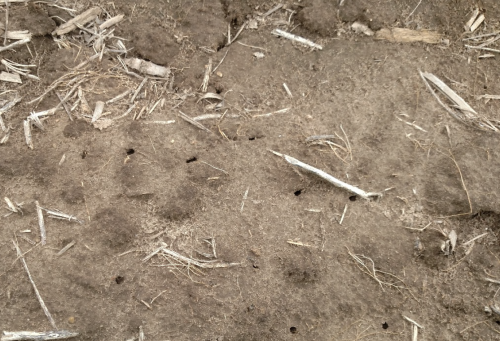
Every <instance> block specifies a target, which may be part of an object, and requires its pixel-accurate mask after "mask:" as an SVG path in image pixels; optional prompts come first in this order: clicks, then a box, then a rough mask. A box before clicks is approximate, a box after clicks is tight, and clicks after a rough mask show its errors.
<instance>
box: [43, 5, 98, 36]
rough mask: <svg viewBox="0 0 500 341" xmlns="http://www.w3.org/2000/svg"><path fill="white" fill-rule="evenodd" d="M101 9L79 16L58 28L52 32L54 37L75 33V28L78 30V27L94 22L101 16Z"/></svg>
mask: <svg viewBox="0 0 500 341" xmlns="http://www.w3.org/2000/svg"><path fill="white" fill-rule="evenodd" d="M101 11H102V10H101V8H100V7H93V8H90V9H88V10H86V11H85V12H83V13H81V14H79V15H77V16H76V17H74V18H73V19H71V20H68V21H67V22H65V23H64V24H62V25H61V26H59V27H58V28H56V29H55V30H54V32H52V35H63V34H66V33H69V32H71V31H73V30H74V29H75V28H77V25H82V26H83V25H85V24H86V23H89V22H91V21H92V20H94V19H95V18H96V17H97V16H98V15H99V14H101Z"/></svg>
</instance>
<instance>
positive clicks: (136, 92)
mask: <svg viewBox="0 0 500 341" xmlns="http://www.w3.org/2000/svg"><path fill="white" fill-rule="evenodd" d="M147 81H148V77H144V79H143V80H142V82H141V84H139V86H138V87H137V89H136V90H135V92H134V94H133V95H132V98H131V99H130V103H131V104H132V103H134V101H135V98H136V97H137V95H138V94H139V92H140V91H141V89H142V87H143V86H144V84H146V82H147Z"/></svg>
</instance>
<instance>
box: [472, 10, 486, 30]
mask: <svg viewBox="0 0 500 341" xmlns="http://www.w3.org/2000/svg"><path fill="white" fill-rule="evenodd" d="M483 21H484V14H481V15H480V16H479V17H478V18H477V19H476V21H474V24H472V26H471V27H470V31H471V32H474V31H475V30H476V29H477V28H478V27H479V25H481V24H482V23H483Z"/></svg>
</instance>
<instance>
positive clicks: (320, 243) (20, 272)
mask: <svg viewBox="0 0 500 341" xmlns="http://www.w3.org/2000/svg"><path fill="white" fill-rule="evenodd" d="M496 2H497V0H482V1H479V0H478V1H475V0H437V1H428V0H423V1H421V3H420V5H419V6H418V7H417V8H416V10H415V11H414V12H413V13H412V15H411V16H409V15H410V13H411V12H412V11H413V9H414V8H415V7H416V6H417V4H418V3H419V1H417V0H401V1H397V2H396V1H391V0H377V1H372V0H345V1H344V3H343V5H342V6H340V7H339V6H338V4H337V1H334V0H311V1H298V2H294V1H285V2H284V4H285V7H283V8H281V9H280V10H278V11H276V12H274V13H272V14H271V15H269V16H268V17H267V18H266V19H265V20H261V21H257V27H254V28H253V29H245V30H243V31H242V33H241V34H240V35H239V37H238V38H237V39H236V42H234V43H232V44H231V45H230V46H229V47H227V46H225V45H226V42H227V31H228V24H229V25H230V27H231V33H232V36H233V37H234V35H235V34H236V32H237V30H238V29H239V28H240V27H241V25H242V24H243V23H245V21H247V20H252V19H253V18H257V17H259V13H260V14H262V13H265V12H266V11H268V10H269V9H271V8H273V7H274V5H275V3H271V2H269V1H264V0H244V1H243V0H242V1H230V0H221V1H215V0H213V1H199V0H170V1H169V0H162V1H158V0H142V1H124V0H115V1H114V2H109V1H101V0H99V1H94V2H93V3H89V2H86V1H82V2H60V3H59V4H61V5H66V6H67V7H70V8H73V9H75V10H76V13H80V12H83V11H84V10H87V9H88V8H90V7H92V6H102V8H103V9H105V10H106V12H107V14H104V13H105V12H103V14H102V15H101V19H105V18H106V15H108V14H109V15H111V16H114V15H118V14H124V15H125V19H124V20H123V21H122V22H121V23H119V24H118V25H117V27H116V30H115V32H114V34H115V36H119V37H121V38H123V42H124V43H125V46H126V47H127V48H129V49H132V50H131V51H130V52H129V53H128V56H129V57H138V58H143V59H146V60H149V61H151V62H153V63H156V64H159V65H162V66H167V67H170V68H171V70H172V74H173V78H171V79H170V80H169V81H163V80H150V81H148V82H147V83H146V85H145V86H144V88H143V90H141V91H140V93H139V96H138V97H137V99H136V103H137V105H136V107H135V108H134V110H133V111H132V112H131V113H130V114H129V115H128V116H126V117H124V118H122V119H119V120H116V121H115V123H114V124H113V125H112V126H110V127H108V128H106V129H103V130H102V131H101V130H98V129H95V128H94V127H93V126H92V125H91V124H90V121H89V119H88V118H86V117H85V116H83V115H84V114H85V112H84V109H82V106H78V105H77V106H76V107H75V110H74V112H73V116H74V120H73V121H70V120H69V118H68V115H67V114H66V112H65V111H64V110H59V111H57V113H56V114H55V115H53V116H51V117H49V118H48V119H46V120H45V121H44V123H43V124H44V126H45V130H44V131H41V130H39V129H38V128H33V133H32V134H33V144H34V148H33V150H31V149H29V148H28V147H27V145H26V143H25V140H24V134H23V120H24V119H26V117H27V115H28V114H29V113H30V112H32V111H41V110H46V109H50V108H53V107H54V106H55V105H57V103H59V101H58V99H57V97H56V95H55V94H54V92H50V93H49V94H48V95H47V96H46V97H45V98H44V99H43V100H42V101H41V102H40V103H38V104H36V103H35V104H28V102H29V101H30V100H32V99H34V98H36V97H37V96H39V95H41V94H42V93H44V92H45V91H46V90H47V89H48V87H49V86H50V84H51V83H52V82H53V81H54V80H56V79H58V78H59V77H61V76H63V75H65V74H67V73H69V72H72V68H73V67H75V66H76V65H78V64H80V63H81V62H83V61H85V60H87V58H89V57H90V56H92V55H94V53H95V52H94V50H93V49H92V47H90V46H86V45H85V44H84V41H83V38H82V36H83V31H80V30H76V31H74V32H72V33H69V34H67V36H68V37H67V39H68V41H70V42H71V43H72V44H69V45H68V46H66V47H65V46H60V47H59V46H58V45H57V44H56V42H55V41H54V39H53V37H52V35H51V32H52V31H53V30H54V29H55V28H56V27H57V25H59V24H60V23H61V20H68V19H70V18H71V17H70V15H69V14H68V12H67V11H65V10H63V9H59V8H57V7H52V6H48V5H47V4H43V3H40V4H35V3H32V4H29V5H25V4H12V5H11V6H10V10H9V12H10V13H9V28H11V29H13V30H16V29H19V30H21V29H28V30H30V31H31V32H32V33H33V34H34V37H33V39H32V41H31V42H30V43H29V44H28V45H27V46H28V47H29V50H28V49H27V48H26V46H22V47H19V48H17V49H16V51H8V52H3V53H2V58H6V59H10V60H12V61H14V62H17V63H22V64H34V65H36V71H34V73H36V74H37V75H38V76H39V77H40V79H41V81H39V82H38V81H36V80H30V79H26V78H24V83H23V84H22V85H19V84H10V83H2V84H0V87H1V90H2V91H1V92H2V97H0V99H1V100H2V103H5V102H6V101H7V100H8V98H10V97H9V96H11V95H12V94H13V92H7V93H5V91H8V90H15V91H18V93H19V95H20V96H22V101H21V102H20V103H19V104H17V105H16V106H15V107H14V108H13V109H11V110H9V111H7V112H6V113H4V114H3V115H2V117H3V120H4V122H5V123H6V124H7V125H10V126H11V127H12V130H11V133H10V138H9V140H8V141H7V143H5V144H3V145H1V146H0V195H1V197H2V198H3V197H8V198H10V199H11V200H12V201H14V202H18V203H20V202H24V205H23V214H22V215H21V214H11V215H9V216H6V217H4V215H6V214H7V213H9V211H8V210H7V209H6V207H7V206H6V205H4V203H3V202H2V215H1V218H0V254H1V255H2V262H0V330H2V331H16V330H31V331H47V330H51V329H52V327H51V325H50V324H49V322H48V321H47V318H46V316H45V315H44V312H43V311H42V309H41V307H40V304H39V302H38V301H37V298H36V296H35V293H34V290H33V288H32V286H31V284H30V282H29V280H28V277H27V275H26V272H25V270H24V268H23V266H22V264H21V262H20V261H19V260H18V258H17V256H16V251H15V248H14V246H13V243H12V240H13V239H14V238H17V240H18V243H19V246H20V247H21V249H22V250H23V252H27V253H26V255H25V259H26V262H27V264H28V267H29V269H30V271H31V274H32V277H33V280H34V282H35V283H36V285H37V287H38V290H39V292H40V294H41V296H42V297H43V299H44V301H45V303H46V305H47V308H48V310H49V311H50V312H51V314H52V316H53V318H54V320H55V322H56V324H57V326H58V328H60V329H65V330H71V331H76V332H78V333H79V336H77V337H75V338H74V340H129V339H132V338H135V339H137V338H138V335H139V327H140V326H142V329H143V331H144V334H145V337H146V340H159V341H162V340H172V341H173V340H179V341H180V340H207V341H208V340H211V341H215V340H218V341H222V340H224V341H228V340H411V338H412V336H411V333H412V325H411V323H409V322H408V321H406V320H404V319H403V317H402V315H405V316H407V317H409V318H411V319H413V320H415V321H417V322H418V323H419V324H420V325H422V326H423V327H424V329H421V330H419V336H418V340H499V339H500V325H499V324H500V316H495V315H487V314H486V313H485V311H484V307H485V306H490V305H495V302H496V298H495V296H496V294H497V291H498V289H499V285H498V284H494V283H490V282H487V281H485V277H489V278H493V279H499V278H500V245H499V236H500V225H499V224H500V216H499V213H498V212H500V207H499V193H500V184H499V182H498V181H497V179H498V177H499V175H500V167H499V165H500V162H499V160H500V150H499V148H498V139H499V137H498V134H496V133H489V132H485V131H482V130H478V129H475V128H473V127H470V126H467V125H465V124H463V123H462V122H460V121H458V120H456V119H454V118H453V117H451V116H450V115H449V114H448V113H447V112H446V111H445V110H444V109H443V108H442V107H441V106H440V105H439V104H438V102H437V101H436V100H435V98H433V97H432V95H431V94H430V92H429V91H428V90H427V89H426V88H425V85H424V83H423V82H422V80H421V78H420V76H419V73H418V70H419V69H420V70H422V71H427V72H431V73H433V74H435V75H436V76H438V77H439V78H440V79H442V80H443V81H445V82H446V83H447V84H448V85H449V86H450V87H451V88H452V89H453V90H455V91H456V92H457V93H458V94H459V95H460V96H462V97H463V98H464V99H465V100H466V101H467V102H468V103H469V104H470V105H471V106H472V107H473V108H474V109H476V111H478V112H481V113H483V114H484V115H486V116H488V117H490V118H491V119H493V120H497V119H500V114H498V112H499V108H500V105H499V103H498V102H497V101H495V100H491V101H485V100H484V99H478V96H480V95H483V94H500V83H499V82H498V79H499V75H500V68H499V67H498V66H499V65H498V57H497V56H496V57H494V58H486V59H479V58H478V56H479V55H481V54H484V51H477V50H467V49H466V48H465V47H464V42H463V41H462V39H463V38H464V37H465V34H464V29H463V25H464V23H465V22H466V21H467V19H468V18H469V17H470V15H471V12H472V10H473V9H474V8H475V7H479V8H480V9H481V10H482V11H483V13H484V14H485V16H486V21H485V23H484V24H483V25H482V26H481V27H480V28H479V29H478V30H477V31H476V32H475V34H483V33H489V32H493V31H495V30H496V29H499V28H500V25H499V22H498V20H497V19H495V18H499V17H500V6H499V5H498V4H497V3H496ZM3 11H4V8H2V13H1V14H0V18H2V19H1V20H3V18H4V14H3ZM356 20H357V21H360V22H362V23H365V24H367V25H368V26H369V27H370V28H371V29H373V30H378V29H380V28H383V27H389V28H391V27H406V28H411V29H416V30H421V29H430V30H434V31H437V32H439V33H441V34H443V37H444V38H445V39H447V42H448V43H446V42H440V43H438V44H434V45H430V44H425V43H412V44H401V43H392V42H387V41H382V40H376V39H374V38H373V37H370V36H365V35H362V34H356V33H354V32H352V31H351V30H350V29H349V27H350V25H351V24H352V23H353V22H354V21H356ZM495 20H496V21H495ZM274 28H281V29H284V30H292V29H293V33H295V34H297V35H300V36H303V37H306V38H308V39H311V40H313V41H315V42H316V43H318V44H321V45H323V50H314V51H312V50H311V49H310V48H307V47H304V46H302V45H300V44H297V43H293V42H291V41H289V40H286V39H283V38H278V37H275V36H273V35H272V34H271V31H272V30H273V29H274ZM469 35H470V34H469ZM239 43H244V44H246V45H252V46H257V47H260V48H261V49H256V48H252V47H248V46H245V45H242V44H239ZM492 47H494V45H493V46H492ZM255 52H262V53H263V54H264V57H263V58H257V57H255V56H254V53H255ZM224 56H225V58H224V60H223V62H222V63H221V64H220V66H219V67H218V69H217V72H216V73H214V74H213V75H212V76H211V77H210V81H209V84H208V92H212V93H219V94H220V95H221V96H224V108H223V109H222V110H219V111H214V110H213V108H211V107H210V103H209V101H207V100H199V99H200V93H201V92H200V86H201V84H202V82H203V76H204V70H205V65H207V63H208V60H209V58H211V59H212V60H213V66H214V67H215V66H216V65H217V64H218V63H219V62H220V61H221V59H222V58H223V57H224ZM120 70H123V69H122V67H121V65H120V63H119V61H118V60H117V55H116V53H115V54H113V53H109V54H108V53H106V54H104V57H103V59H102V61H99V60H94V61H92V62H90V63H88V64H87V65H86V66H84V67H83V68H82V69H81V71H82V72H88V75H91V80H90V81H88V82H85V83H82V90H83V92H84V94H85V96H86V99H87V101H88V103H89V106H90V107H91V108H92V109H93V108H94V106H95V103H96V101H99V100H102V101H106V100H109V99H111V98H113V97H115V96H116V95H118V94H120V93H122V92H124V91H125V90H127V89H134V90H135V89H136V88H137V87H138V86H139V84H140V83H141V79H139V78H137V77H134V76H130V75H127V74H125V73H124V72H123V71H120ZM172 79H173V82H172ZM283 83H286V84H287V86H288V88H289V89H290V91H291V93H292V96H293V97H290V96H288V95H287V93H286V92H285V90H284V88H283ZM69 88H71V84H70V85H67V86H66V87H61V88H59V89H57V90H58V91H62V92H61V93H63V92H64V91H67V90H68V89H69ZM159 100H160V103H161V104H158V106H157V107H156V108H155V110H153V111H152V112H151V113H150V114H148V112H146V113H144V114H143V116H142V117H141V118H140V119H138V120H133V119H132V118H133V116H134V115H137V114H138V113H139V111H140V109H141V108H142V107H144V106H148V107H149V108H152V106H153V105H154V103H156V102H157V101H159ZM74 102H75V99H72V100H71V101H70V103H68V104H69V105H70V106H71V105H73V103H74ZM212 103H214V102H213V100H212ZM2 105H3V104H2ZM127 108H128V101H127V100H124V101H119V102H117V103H114V104H112V105H108V106H106V108H105V111H106V112H109V113H110V114H109V115H108V116H107V117H110V118H112V117H118V116H120V115H121V114H123V113H124V112H125V111H126V110H127ZM284 108H291V109H290V110H289V111H288V112H285V113H276V114H273V115H270V116H260V117H259V116H258V115H261V114H266V113H270V112H274V111H277V110H280V109H284ZM179 110H181V111H182V112H183V113H185V114H186V115H188V116H191V117H194V116H198V115H201V114H213V113H220V114H222V113H226V115H225V116H224V117H223V118H222V119H211V120H205V121H202V122H201V123H202V124H204V125H205V126H206V127H207V128H208V129H209V130H210V132H209V133H208V132H206V131H203V130H200V129H198V128H197V127H195V126H193V125H191V124H189V123H188V122H186V121H184V120H182V119H181V118H180V117H179ZM168 120H175V123H173V124H169V125H160V124H147V123H148V122H151V121H168ZM401 120H403V121H401ZM405 122H409V123H412V122H413V123H414V124H415V125H417V126H418V127H420V128H422V129H423V130H419V129H417V128H416V127H415V126H414V125H413V126H412V125H409V124H406V123H405ZM342 129H343V130H344V131H345V134H344V133H343V131H342ZM324 134H328V135H335V134H338V135H339V136H340V137H342V138H343V139H344V141H346V136H347V138H348V141H349V144H350V147H351V151H352V158H351V155H349V154H348V153H346V152H345V151H344V150H342V149H341V148H339V147H334V146H332V148H330V147H329V146H325V145H310V144H307V143H306V142H305V139H306V138H307V137H309V136H312V135H324ZM0 137H3V135H2V134H0ZM333 142H335V143H337V144H339V145H341V146H343V147H345V145H344V144H343V141H342V140H341V139H340V138H336V139H335V140H334V141H333ZM270 149H271V150H275V151H278V152H281V153H284V154H287V155H290V156H293V157H295V158H297V159H299V160H301V161H303V162H306V163H308V164H310V165H312V166H315V167H317V168H320V169H322V170H324V171H326V172H328V173H330V174H332V175H334V176H336V177H337V178H339V179H341V180H342V181H345V182H348V183H350V184H352V185H356V186H358V187H360V188H362V189H364V190H367V191H373V192H384V196H383V197H382V198H380V199H379V200H372V201H367V200H364V199H362V198H359V197H356V196H353V195H352V194H351V193H349V192H347V191H345V190H342V189H339V188H336V187H334V186H332V185H330V184H329V183H327V182H325V181H323V180H321V179H319V178H317V177H316V176H314V175H313V174H310V173H307V172H305V171H301V170H298V169H295V168H293V167H292V166H291V165H289V164H287V163H286V161H285V160H284V159H282V158H280V157H278V156H276V155H273V154H272V153H270V152H269V150H270ZM63 155H65V161H64V162H63V163H62V164H60V160H61V158H62V156H63ZM214 167H216V168H214ZM217 168H218V169H217ZM222 170H223V171H222ZM464 186H465V187H464ZM387 189H388V190H387ZM469 198H470V205H469ZM35 200H37V201H38V202H39V203H40V205H41V206H43V207H46V208H52V209H58V210H61V211H63V212H66V213H69V214H72V215H74V216H76V217H78V218H79V219H81V220H82V221H83V224H81V225H80V224H78V223H75V222H69V221H64V220H56V219H50V218H49V217H47V216H46V217H45V225H46V230H47V243H46V245H44V246H42V245H41V244H40V234H39V228H38V219H37V212H36V208H35V203H34V202H35ZM346 205H347V209H346V210H345V208H346ZM343 213H345V214H344V215H343ZM341 219H342V223H341V224H340V222H341ZM424 227H426V228H425V229H424V230H422V231H418V229H422V228H424ZM26 230H30V231H31V232H29V233H27V232H25V231H26ZM452 230H454V231H455V232H456V233H457V235H458V243H457V246H456V249H455V252H454V253H452V254H451V255H448V256H446V255H445V254H444V253H443V252H442V251H441V244H442V242H444V241H445V240H446V239H447V238H446V237H445V235H447V233H449V232H450V231H452ZM23 231H24V232H23ZM485 232H488V234H486V235H484V236H483V237H481V238H479V239H477V240H476V241H475V242H473V243H469V244H466V245H464V243H466V242H467V241H469V240H471V239H472V238H474V237H476V236H480V235H481V234H483V233H485ZM206 238H213V240H215V241H216V253H217V259H218V261H219V262H232V263H239V264H238V265H237V266H234V267H228V268H218V269H203V270H202V271H197V270H196V269H195V268H194V266H193V265H191V266H190V267H189V268H186V267H180V266H172V263H169V261H168V259H166V258H165V257H161V256H160V255H155V256H153V257H152V258H151V259H149V260H147V261H144V262H143V261H142V260H143V258H144V257H146V256H147V255H148V254H150V253H151V252H152V251H153V250H155V249H156V248H158V246H159V245H160V243H161V242H164V243H166V244H167V245H168V248H169V249H170V250H173V251H176V252H178V253H180V254H182V255H185V256H189V257H193V258H197V259H203V258H204V256H203V255H201V254H200V253H199V252H201V253H205V254H206V253H210V252H211V249H210V247H209V245H208V244H207V243H206V242H205V241H204V239H206ZM71 241H74V242H75V245H74V246H73V247H72V248H71V249H69V250H68V251H66V252H65V253H64V254H62V255H61V256H58V255H57V253H58V252H59V250H61V249H62V248H63V247H64V246H65V245H67V244H68V243H69V242H71ZM289 241H292V242H294V243H295V244H292V243H289ZM28 251H29V252H28ZM349 252H351V253H352V254H357V255H363V256H365V257H369V258H370V259H371V260H372V261H373V264H374V267H375V268H376V269H377V270H380V271H382V272H377V276H378V277H377V278H379V279H380V280H383V281H386V282H388V283H387V284H379V283H377V281H376V278H373V277H371V276H370V275H369V274H368V273H367V272H366V269H363V268H362V267H361V264H360V263H358V262H356V260H355V259H354V258H353V257H352V256H350V254H349ZM170 261H171V260H170ZM363 261H364V264H366V265H367V269H368V270H370V271H372V263H371V261H370V260H369V259H368V258H363ZM171 262H172V261H171ZM169 265H170V266H169ZM363 270H364V271H363ZM391 283H392V285H391ZM160 294H161V295H160ZM158 295H159V296H158ZM497 299H498V298H497ZM152 301H153V302H152ZM151 302H152V303H151ZM145 303H146V304H145ZM499 304H500V303H499Z"/></svg>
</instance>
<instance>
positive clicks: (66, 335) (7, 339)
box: [0, 0, 78, 341]
mask: <svg viewBox="0 0 500 341" xmlns="http://www.w3.org/2000/svg"><path fill="white" fill-rule="evenodd" d="M11 1H12V0H11ZM76 336H78V333H75V332H70V331H68V330H57V331H50V332H30V331H19V332H7V331H4V332H3V335H2V337H1V338H0V340H1V341H17V340H34V341H45V340H62V339H70V338H72V337H76Z"/></svg>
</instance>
